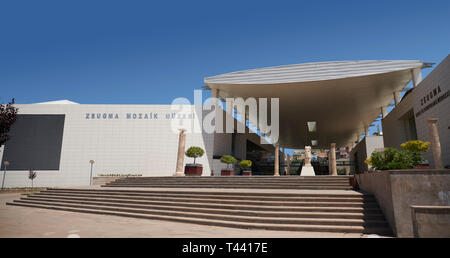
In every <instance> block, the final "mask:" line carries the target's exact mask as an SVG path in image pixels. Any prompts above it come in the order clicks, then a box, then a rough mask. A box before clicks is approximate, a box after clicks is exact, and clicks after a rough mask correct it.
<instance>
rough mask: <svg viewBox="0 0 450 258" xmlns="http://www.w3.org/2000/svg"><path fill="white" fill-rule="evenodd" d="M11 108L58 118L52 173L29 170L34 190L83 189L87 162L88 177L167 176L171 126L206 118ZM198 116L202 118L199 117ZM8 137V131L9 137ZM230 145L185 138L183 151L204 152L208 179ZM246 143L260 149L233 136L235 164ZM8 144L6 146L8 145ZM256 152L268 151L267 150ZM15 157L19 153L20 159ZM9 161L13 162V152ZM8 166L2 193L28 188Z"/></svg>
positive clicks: (223, 140)
mask: <svg viewBox="0 0 450 258" xmlns="http://www.w3.org/2000/svg"><path fill="white" fill-rule="evenodd" d="M16 107H18V108H19V115H64V127H63V133H62V144H61V147H60V148H61V152H60V159H59V166H58V169H56V170H42V169H36V168H35V167H34V168H33V167H30V168H31V169H34V170H35V171H36V172H37V177H36V179H35V180H34V186H36V187H52V186H84V185H89V181H90V169H91V164H90V163H89V161H90V160H94V161H95V163H94V165H93V172H92V176H93V177H95V176H99V175H102V174H103V175H105V174H141V175H142V176H172V175H173V174H174V173H175V170H176V163H177V151H178V137H179V134H178V131H177V130H173V129H172V128H173V126H172V125H173V123H179V122H180V121H184V122H188V123H190V122H196V123H197V125H198V124H199V121H201V119H202V117H204V116H205V115H206V112H211V111H202V109H201V108H197V109H196V108H195V106H183V111H182V112H181V111H180V110H173V109H172V108H173V106H171V105H84V104H77V103H73V102H67V101H62V102H61V101H56V102H46V103H39V104H24V105H16ZM199 112H202V115H201V116H199ZM224 117H225V116H224ZM235 122H237V121H235ZM16 124H17V122H16ZM35 126H36V125H34V124H30V126H27V127H26V128H25V130H26V131H29V130H34V128H33V127H35ZM22 127H23V126H22ZM13 131H14V126H13V128H12V130H11V132H13ZM12 136H14V135H12ZM36 137H39V135H36ZM50 137H51V136H50ZM215 138H217V143H216V144H215V143H214V140H215ZM231 139H232V137H231V134H217V133H212V134H208V133H204V132H203V133H201V131H199V133H194V132H189V131H188V132H187V134H186V149H187V148H189V147H190V146H198V147H201V148H203V149H204V150H205V154H204V155H203V157H201V158H197V160H196V162H197V163H200V164H202V165H203V176H209V175H211V172H213V174H215V175H220V170H221V168H225V167H226V165H225V164H222V163H220V160H219V157H220V156H222V155H226V154H232V152H233V150H232V141H231ZM247 140H250V141H252V142H253V143H255V144H258V145H260V137H259V136H258V135H257V134H254V133H245V134H237V137H236V140H235V143H234V144H235V146H234V149H235V152H236V153H235V157H236V158H237V159H238V160H243V159H245V158H246V153H245V151H246V142H247ZM10 143H11V145H12V139H11V141H10ZM260 146H261V145H260ZM261 147H263V148H265V149H267V150H268V151H273V145H271V144H264V145H262V146H261ZM25 148H30V146H29V145H27V146H26V147H25ZM31 148H34V146H31ZM7 149H8V142H7V143H6V144H5V146H4V147H2V149H1V154H0V155H1V157H2V161H5V160H8V157H7V155H8V150H7ZM21 151H22V150H21V149H19V154H20V155H21ZM28 153H29V152H28ZM34 153H35V152H34ZM20 155H19V156H20ZM31 155H33V152H32V154H31ZM49 155H50V154H49ZM52 155H53V154H52ZM214 155H216V159H214ZM15 156H16V157H15V159H16V160H17V159H18V158H17V156H18V155H17V152H16V155H15ZM43 156H44V157H46V155H43ZM44 159H45V158H44ZM19 160H21V157H19ZM10 162H11V161H10ZM192 162H193V159H191V158H188V157H185V160H184V163H185V164H186V163H192ZM44 163H45V162H44ZM12 165H13V164H10V166H9V167H10V169H7V172H6V178H5V187H24V186H31V181H30V180H29V179H28V169H22V170H17V169H11V167H12ZM7 168H8V167H7ZM3 174H4V171H3V169H2V171H1V172H0V178H3Z"/></svg>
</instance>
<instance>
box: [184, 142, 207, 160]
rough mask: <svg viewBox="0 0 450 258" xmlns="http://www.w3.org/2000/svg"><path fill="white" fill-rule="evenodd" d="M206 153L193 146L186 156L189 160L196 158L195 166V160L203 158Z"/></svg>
mask: <svg viewBox="0 0 450 258" xmlns="http://www.w3.org/2000/svg"><path fill="white" fill-rule="evenodd" d="M204 153H205V151H204V150H203V149H202V148H200V147H196V146H192V147H190V148H189V149H188V150H187V151H186V156H188V157H189V158H194V164H195V159H196V158H199V157H201V156H203V154H204Z"/></svg>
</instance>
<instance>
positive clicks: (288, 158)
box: [286, 154, 291, 176]
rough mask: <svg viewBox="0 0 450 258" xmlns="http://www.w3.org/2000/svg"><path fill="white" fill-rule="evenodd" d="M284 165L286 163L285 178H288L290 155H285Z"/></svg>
mask: <svg viewBox="0 0 450 258" xmlns="http://www.w3.org/2000/svg"><path fill="white" fill-rule="evenodd" d="M286 159H287V160H286V163H287V167H286V176H289V171H290V170H291V155H289V154H288V155H286Z"/></svg>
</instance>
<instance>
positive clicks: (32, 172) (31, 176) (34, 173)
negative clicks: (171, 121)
mask: <svg viewBox="0 0 450 258" xmlns="http://www.w3.org/2000/svg"><path fill="white" fill-rule="evenodd" d="M28 178H29V179H30V180H31V188H33V180H34V179H35V178H36V172H34V171H33V170H32V169H30V171H29V172H28Z"/></svg>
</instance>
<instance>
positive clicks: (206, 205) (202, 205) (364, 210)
mask: <svg viewBox="0 0 450 258" xmlns="http://www.w3.org/2000/svg"><path fill="white" fill-rule="evenodd" d="M33 197H35V198H48V197H49V196H39V195H33ZM50 197H51V198H58V199H62V200H85V199H86V198H87V197H59V196H58V197H55V196H50ZM89 199H92V198H89ZM92 200H98V201H104V202H111V201H112V202H122V203H132V204H145V205H166V206H178V207H196V208H211V209H233V210H253V211H287V212H349V213H355V212H361V213H364V214H382V213H381V210H380V209H379V208H378V207H376V208H375V207H373V208H367V207H366V208H362V207H313V206H303V207H299V206H262V205H239V204H214V203H212V202H209V203H194V202H174V201H171V202H167V201H142V200H133V199H111V198H95V199H92Z"/></svg>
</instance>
